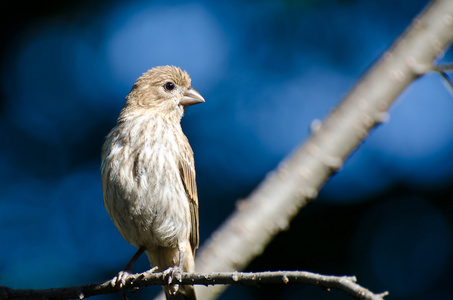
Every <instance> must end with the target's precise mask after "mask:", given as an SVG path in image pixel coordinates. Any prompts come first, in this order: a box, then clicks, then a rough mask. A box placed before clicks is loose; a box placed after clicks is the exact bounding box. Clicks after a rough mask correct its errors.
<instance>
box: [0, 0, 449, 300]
mask: <svg viewBox="0 0 453 300" xmlns="http://www.w3.org/2000/svg"><path fill="white" fill-rule="evenodd" d="M8 2H9V3H8V4H6V7H5V8H4V9H2V12H1V14H2V16H1V17H2V18H1V19H2V27H1V44H0V54H1V65H0V76H1V87H0V88H1V89H0V92H1V94H0V97H1V102H0V126H1V128H2V130H1V131H0V141H1V144H0V145H1V147H0V165H1V170H2V172H0V285H7V286H10V287H15V288H48V287H61V286H68V285H80V284H85V283H89V282H97V281H102V280H106V279H109V278H111V277H113V276H114V275H115V274H116V273H117V272H118V271H119V270H120V269H122V268H123V267H124V265H125V264H126V263H127V261H128V260H129V259H130V257H131V256H132V255H133V254H134V252H135V248H133V247H132V246H130V245H129V244H127V242H126V241H124V240H123V239H122V237H121V236H120V234H119V233H118V232H117V231H116V229H115V227H114V225H113V223H112V222H111V221H110V219H109V217H108V214H107V212H106V211H105V209H104V207H103V202H102V190H101V181H100V171H99V167H100V148H101V145H102V143H103V139H104V137H105V136H106V135H107V133H108V132H109V130H110V129H111V128H112V127H113V126H114V125H115V122H116V118H117V116H118V114H119V111H120V109H121V108H122V106H123V104H124V97H125V96H126V95H127V94H128V92H129V90H130V88H131V87H132V84H133V83H134V81H135V79H136V78H137V77H139V76H140V75H141V74H142V73H143V72H145V71H146V70H147V69H149V68H151V67H153V66H156V65H164V64H170V65H177V66H180V67H181V68H183V69H185V70H187V71H188V73H189V74H190V75H191V77H192V85H193V86H194V87H195V88H196V89H197V90H198V91H199V92H200V93H201V94H202V95H203V96H204V97H205V99H206V103H204V104H202V105H197V106H194V107H190V108H189V109H188V110H187V112H186V115H185V117H184V119H183V129H184V131H185V133H186V135H187V136H188V138H189V140H190V142H191V144H192V146H193V148H194V152H195V161H196V168H197V182H198V190H199V198H200V220H201V221H200V224H201V227H200V231H201V232H200V233H201V239H202V242H203V241H204V240H205V239H206V238H207V237H208V236H209V234H210V233H211V232H212V231H213V230H214V229H215V228H216V227H217V226H218V225H219V224H221V222H222V221H223V220H224V219H225V218H226V217H227V216H228V215H229V214H230V213H231V212H232V211H233V209H234V207H235V202H236V200H237V199H239V198H244V197H246V196H247V195H248V194H249V193H250V192H251V190H252V189H253V188H254V187H255V186H256V185H257V184H258V183H259V182H260V181H261V180H262V179H263V178H264V176H265V175H266V173H267V172H269V171H270V170H272V169H273V168H274V167H275V166H276V165H277V164H278V162H279V161H280V160H281V159H282V158H284V157H285V156H286V155H288V154H289V153H290V152H291V151H292V150H293V149H295V148H296V147H297V146H298V145H300V144H301V143H302V142H303V141H304V140H305V139H306V138H307V137H308V135H309V125H310V123H311V122H312V120H314V119H323V118H324V117H325V116H326V115H327V114H328V112H329V111H330V110H331V109H332V108H333V107H334V106H335V105H336V104H337V103H338V102H339V100H340V99H341V98H342V97H343V96H344V95H345V93H346V92H347V91H348V90H349V89H350V88H351V87H352V86H353V84H354V82H355V81H356V80H357V79H358V78H359V76H360V75H361V74H362V73H363V72H364V71H365V70H366V68H367V67H368V66H369V65H370V64H371V63H372V62H373V61H374V60H375V59H376V58H377V57H378V56H379V55H380V54H381V53H382V52H383V51H384V50H385V49H386V48H387V47H388V46H389V45H390V44H391V43H392V41H393V40H394V39H395V38H396V37H397V36H398V35H399V34H400V33H401V32H402V31H403V30H404V28H405V27H406V26H407V25H408V24H409V23H410V21H411V19H412V18H413V17H414V16H415V15H416V14H417V13H418V12H420V11H421V9H422V8H423V7H424V6H425V4H426V3H427V1H425V0H401V1H381V0H366V1H365V0H360V1H359V0H322V1H310V0H305V1H290V0H286V1H277V0H273V1H272V0H269V1H238V0H233V1H228V2H227V1H218V2H209V1H189V2H186V1H174V2H172V4H168V3H167V2H166V1H138V0H134V1H125V0H116V1H75V0H70V1H54V0H48V1H39V2H36V1H34V2H32V1H25V2H17V1H16V2H14V3H13V2H12V1H8ZM25 7H26V8H27V9H25ZM452 59H453V57H452V52H451V51H450V52H447V53H446V56H445V57H444V58H443V59H442V61H452ZM452 112H453V96H452V94H451V93H449V90H448V88H447V87H446V86H445V84H444V83H443V81H442V79H441V77H440V76H439V75H437V74H429V75H427V76H424V77H423V78H421V79H419V80H417V81H416V82H414V83H413V84H412V85H411V87H410V88H409V89H408V90H407V91H405V92H404V94H403V95H402V96H401V97H400V99H398V101H397V103H396V105H394V106H393V107H392V109H391V111H390V113H391V114H390V121H389V122H387V123H385V124H384V125H381V126H380V127H379V128H378V129H377V130H376V131H374V132H373V133H372V135H371V137H370V138H369V139H368V140H367V141H366V142H365V143H364V144H363V146H362V147H361V148H360V149H359V150H358V151H357V152H356V153H355V154H354V155H353V156H352V158H351V159H350V160H349V161H348V162H347V163H346V165H345V166H344V168H343V170H341V171H340V173H338V174H337V175H335V176H334V177H333V178H332V180H331V181H329V182H328V183H327V185H326V186H325V187H324V189H323V190H322V192H321V193H320V196H319V198H318V199H317V201H315V202H313V203H312V204H310V205H309V206H308V207H307V208H305V209H304V210H302V212H301V213H300V214H299V216H297V217H296V218H295V220H294V221H293V222H292V223H291V227H290V229H289V230H288V231H285V232H283V233H282V234H280V235H279V236H278V237H277V238H276V239H275V240H274V241H273V242H272V243H271V244H270V246H269V247H268V248H267V249H266V251H265V252H264V253H263V255H262V256H260V257H259V258H257V259H255V260H254V261H253V263H252V264H251V265H250V266H249V268H248V270H250V271H258V270H285V269H286V270H296V269H297V270H307V271H314V272H321V273H325V274H338V275H342V274H354V275H357V277H358V278H359V282H360V283H361V284H362V285H364V286H366V287H368V288H370V289H371V290H373V291H376V292H382V291H384V290H389V291H390V293H391V296H390V297H389V298H388V299H452V298H453V294H452V292H451V289H450V288H449V286H450V285H451V281H452V279H453V260H452V258H453V257H452V238H453V234H452V229H453V228H452V222H453V204H452V201H451V200H452V199H453V114H452ZM148 267H149V265H148V262H147V260H146V258H145V257H142V258H141V259H140V260H139V262H138V264H137V265H136V266H135V267H134V269H133V271H135V272H141V271H144V270H146V269H147V268H148ZM159 290H160V287H149V288H143V289H141V290H140V291H139V292H137V293H134V294H131V295H130V299H145V298H146V297H150V296H151V295H153V294H155V293H157V292H158V291H159ZM233 297H234V298H235V299H301V298H304V299H351V298H350V297H349V296H347V295H345V294H343V293H341V292H336V291H332V292H330V293H328V292H325V291H321V290H320V289H318V288H314V287H307V286H271V287H260V288H257V287H239V286H235V287H230V288H229V289H228V290H227V292H226V293H225V294H224V295H223V296H222V297H221V299H230V298H233ZM93 299H94V298H93ZM97 299H121V297H120V295H118V294H114V295H108V296H100V297H97Z"/></svg>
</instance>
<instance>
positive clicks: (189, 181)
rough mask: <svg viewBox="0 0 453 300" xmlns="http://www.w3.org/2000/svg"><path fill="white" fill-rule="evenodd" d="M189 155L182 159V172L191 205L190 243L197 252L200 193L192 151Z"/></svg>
mask: <svg viewBox="0 0 453 300" xmlns="http://www.w3.org/2000/svg"><path fill="white" fill-rule="evenodd" d="M190 153H191V155H190V156H189V157H184V158H183V159H181V160H180V173H181V178H182V182H183V183H184V187H185V188H186V193H187V196H188V200H189V207H190V218H191V225H192V228H191V230H190V245H191V246H192V251H193V253H194V254H195V249H197V248H198V245H199V234H198V194H197V184H196V182H195V164H194V159H193V154H192V151H190Z"/></svg>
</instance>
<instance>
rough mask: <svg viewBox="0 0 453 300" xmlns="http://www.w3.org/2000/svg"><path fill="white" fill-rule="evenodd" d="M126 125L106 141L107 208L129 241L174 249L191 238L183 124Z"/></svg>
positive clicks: (143, 121)
mask: <svg viewBox="0 0 453 300" xmlns="http://www.w3.org/2000/svg"><path fill="white" fill-rule="evenodd" d="M121 125H123V128H117V130H118V132H116V133H114V134H111V135H109V137H108V138H107V141H106V143H108V145H107V149H108V150H107V151H108V155H106V160H107V162H106V163H104V162H103V168H102V169H103V173H107V175H108V176H107V178H108V179H107V180H106V182H105V183H104V180H103V188H104V203H105V206H106V208H107V210H108V212H109V214H110V216H111V218H112V220H113V221H114V223H115V225H116V226H117V228H118V230H119V231H120V233H121V234H122V235H123V237H124V238H125V239H126V240H127V241H128V242H129V243H131V244H133V245H135V246H137V247H140V246H146V245H150V246H152V245H159V246H167V247H170V246H171V247H175V246H177V243H178V240H183V239H186V237H187V236H189V228H190V211H189V203H188V199H187V195H186V191H185V188H184V185H183V183H182V180H181V175H180V170H179V159H180V157H181V153H180V151H181V150H180V149H183V148H181V145H180V144H181V143H183V142H184V141H185V140H186V139H185V136H184V135H183V133H182V131H181V130H180V126H179V124H178V126H179V128H178V127H177V126H173V125H171V124H168V123H167V122H165V121H163V120H161V119H159V118H151V119H149V118H148V119H144V118H139V119H137V120H134V121H133V122H126V123H125V124H121ZM181 134H182V135H183V136H182V137H180V136H179V135H181ZM104 169H105V170H104ZM103 178H104V174H103Z"/></svg>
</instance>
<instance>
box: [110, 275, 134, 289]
mask: <svg viewBox="0 0 453 300" xmlns="http://www.w3.org/2000/svg"><path fill="white" fill-rule="evenodd" d="M130 275H131V272H130V271H120V272H119V273H118V275H116V276H115V277H113V279H112V281H111V285H112V286H113V287H115V286H119V288H120V289H122V288H123V287H124V285H125V284H126V280H127V279H128V278H129V276H130Z"/></svg>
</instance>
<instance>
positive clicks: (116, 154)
mask: <svg viewBox="0 0 453 300" xmlns="http://www.w3.org/2000/svg"><path fill="white" fill-rule="evenodd" d="M201 102H204V99H203V97H202V96H201V95H200V94H199V93H198V92H197V91H196V90H195V89H193V88H192V87H191V85H190V77H189V75H188V74H187V73H186V72H185V71H182V70H181V69H180V68H177V67H172V66H163V67H156V68H153V69H151V70H148V71H147V72H146V73H144V74H143V75H142V76H141V77H140V78H138V79H137V81H136V82H135V84H134V86H133V88H132V90H131V91H130V93H129V95H128V96H127V97H126V104H125V106H124V108H123V109H122V110H121V113H120V116H119V118H118V123H117V125H116V126H115V127H114V128H113V129H112V131H111V132H110V133H109V134H108V135H107V138H106V141H105V143H104V145H103V147H102V166H101V173H102V188H103V193H104V205H105V207H106V209H107V211H108V213H109V215H110V218H111V219H112V220H113V223H115V226H116V228H117V229H118V231H119V232H120V233H121V235H122V236H123V238H124V239H126V241H128V242H129V243H130V244H131V245H133V246H135V247H137V248H139V250H138V251H137V254H136V255H135V256H134V257H133V259H132V260H131V262H130V263H129V264H128V266H127V267H126V269H125V272H120V273H119V274H118V281H119V284H120V285H122V283H123V282H124V280H125V278H126V277H127V275H128V271H129V270H130V267H132V264H133V263H134V262H135V260H136V259H137V258H138V257H139V256H140V255H141V254H142V253H143V252H144V251H145V252H146V254H147V255H148V259H149V261H150V263H151V267H154V266H157V267H158V268H159V269H160V270H162V271H163V270H168V271H167V272H168V273H170V274H173V272H175V271H177V270H179V271H186V272H194V268H195V265H194V254H195V249H197V248H198V196H197V186H196V183H195V166H194V158H193V152H192V148H191V147H190V145H189V142H188V140H187V137H186V136H185V135H184V133H183V132H182V129H181V124H180V121H181V118H182V116H183V114H184V110H185V108H186V107H187V106H190V105H193V104H197V103H201ZM170 278H171V276H170ZM170 280H171V279H170ZM164 290H165V294H166V296H167V299H175V298H183V299H196V297H195V292H194V289H193V286H178V285H175V284H173V285H170V286H165V287H164Z"/></svg>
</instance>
